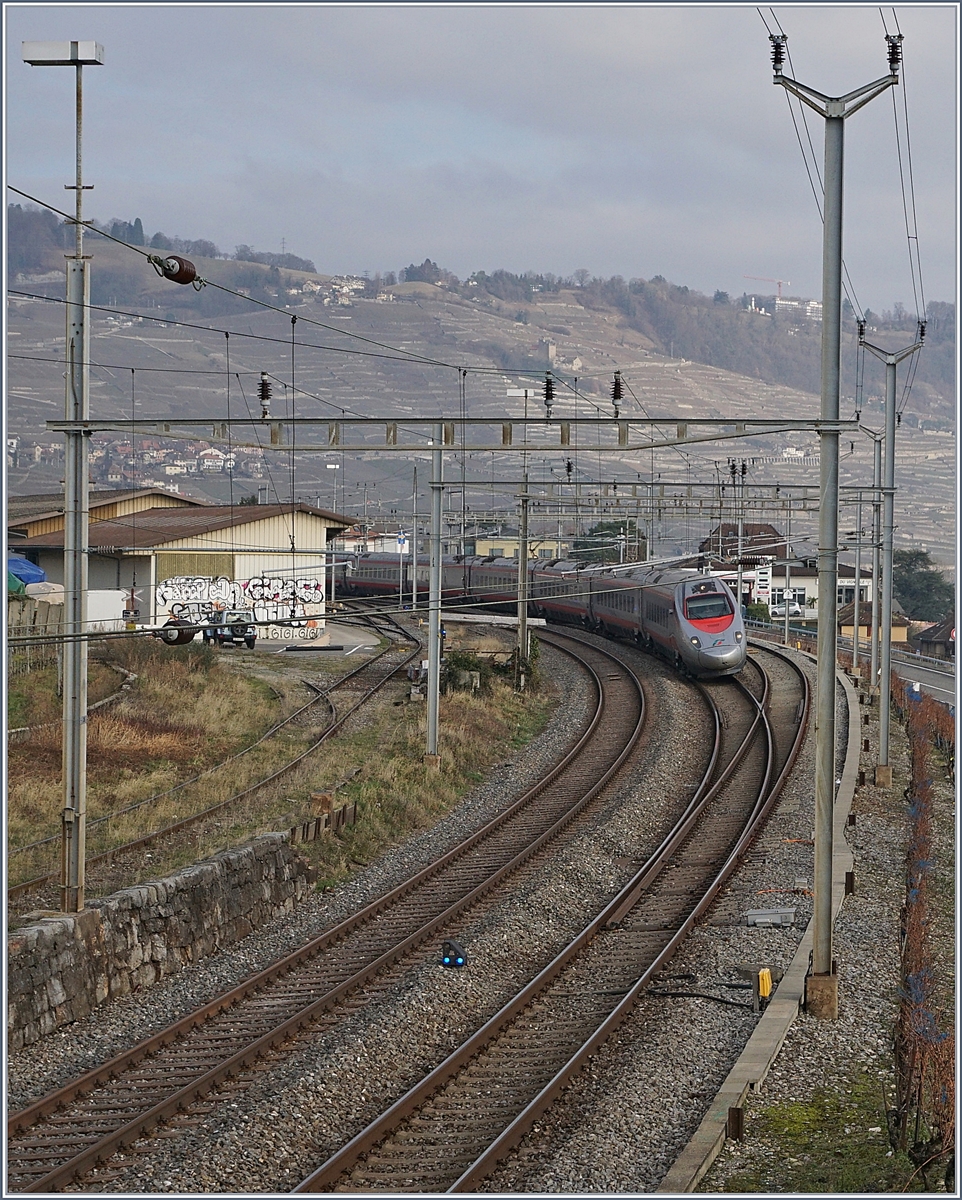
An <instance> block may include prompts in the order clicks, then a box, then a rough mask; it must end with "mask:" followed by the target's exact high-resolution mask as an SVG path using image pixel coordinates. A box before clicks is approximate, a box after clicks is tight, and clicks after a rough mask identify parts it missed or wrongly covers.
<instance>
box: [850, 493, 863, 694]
mask: <svg viewBox="0 0 962 1200" xmlns="http://www.w3.org/2000/svg"><path fill="white" fill-rule="evenodd" d="M855 512H856V520H855V611H854V613H853V616H854V618H855V625H854V629H853V632H852V671H853V673H855V674H857V673H858V621H859V615H860V607H861V591H862V497H861V494H859V498H858V503H857V504H856V507H855Z"/></svg>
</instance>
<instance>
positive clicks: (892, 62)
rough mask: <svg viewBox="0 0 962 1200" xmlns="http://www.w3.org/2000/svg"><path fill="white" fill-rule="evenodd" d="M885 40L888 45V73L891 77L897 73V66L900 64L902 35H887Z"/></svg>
mask: <svg viewBox="0 0 962 1200" xmlns="http://www.w3.org/2000/svg"><path fill="white" fill-rule="evenodd" d="M885 40H886V41H887V42H888V44H889V71H890V72H891V73H892V74H893V75H897V74H898V73H899V65H900V64H901V62H902V35H901V34H900V33H887V34H886V35H885Z"/></svg>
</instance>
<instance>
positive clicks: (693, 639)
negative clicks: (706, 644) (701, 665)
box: [691, 637, 701, 647]
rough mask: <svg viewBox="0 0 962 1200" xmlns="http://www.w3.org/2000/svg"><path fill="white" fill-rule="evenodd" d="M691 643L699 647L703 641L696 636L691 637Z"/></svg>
mask: <svg viewBox="0 0 962 1200" xmlns="http://www.w3.org/2000/svg"><path fill="white" fill-rule="evenodd" d="M691 644H692V645H693V646H699V647H700V646H701V642H700V641H699V640H698V638H696V637H693V638H692V639H691Z"/></svg>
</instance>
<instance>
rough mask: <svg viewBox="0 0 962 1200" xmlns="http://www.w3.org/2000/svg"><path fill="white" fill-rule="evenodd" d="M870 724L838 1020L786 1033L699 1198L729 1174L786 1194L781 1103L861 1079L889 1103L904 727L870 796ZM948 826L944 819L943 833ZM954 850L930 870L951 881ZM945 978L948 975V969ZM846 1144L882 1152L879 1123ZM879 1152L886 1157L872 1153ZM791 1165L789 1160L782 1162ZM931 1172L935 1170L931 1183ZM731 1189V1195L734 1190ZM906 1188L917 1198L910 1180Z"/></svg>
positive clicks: (858, 798)
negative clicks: (885, 777)
mask: <svg viewBox="0 0 962 1200" xmlns="http://www.w3.org/2000/svg"><path fill="white" fill-rule="evenodd" d="M871 711H872V717H873V720H872V724H871V725H870V726H869V727H868V728H867V729H864V730H861V731H860V732H862V733H864V735H865V736H867V737H868V738H869V743H870V750H869V752H868V753H864V752H863V754H862V766H863V767H864V768H865V773H866V778H867V781H868V782H867V784H866V786H865V787H862V788H859V789H858V790H857V791H856V795H855V800H854V802H853V805H852V812H853V813H854V814H855V815H856V825H855V827H854V828H850V829H848V830H847V831H846V836H847V838H848V841H849V844H850V845H851V847H852V849H853V851H854V854H855V878H856V892H855V895H854V896H848V897H846V898H845V901H844V903H843V905H842V909H841V912H840V914H839V917H838V920H837V921H836V924H835V939H834V949H835V953H836V957H837V961H838V970H839V1018H838V1020H837V1021H834V1022H831V1021H821V1020H817V1019H815V1018H813V1017H809V1016H807V1015H806V1014H804V1013H803V1014H801V1015H800V1016H799V1018H798V1019H797V1020H796V1021H795V1023H794V1024H793V1025H792V1027H791V1029H790V1030H789V1032H788V1036H787V1038H786V1040H785V1043H784V1045H783V1047H782V1050H781V1052H780V1054H779V1056H778V1058H777V1060H776V1062H775V1064H774V1066H773V1068H772V1070H771V1072H770V1073H769V1075H768V1077H767V1079H766V1080H765V1083H764V1085H763V1087H762V1090H761V1091H760V1093H759V1094H757V1095H750V1096H749V1097H748V1098H747V1099H746V1103H745V1139H744V1141H742V1142H740V1143H739V1142H733V1141H728V1142H726V1143H725V1147H724V1149H723V1151H722V1153H721V1154H720V1155H719V1157H718V1159H716V1161H715V1163H714V1165H713V1167H712V1168H711V1170H710V1171H709V1172H708V1174H707V1175H706V1176H705V1178H704V1179H703V1180H702V1183H701V1184H700V1186H699V1188H698V1190H699V1191H703V1192H719V1191H725V1190H727V1188H728V1186H729V1184H728V1181H729V1180H730V1179H731V1177H732V1176H733V1175H734V1174H735V1173H736V1172H739V1173H741V1172H745V1171H750V1172H752V1173H753V1174H757V1177H758V1178H759V1180H760V1181H761V1185H760V1190H763V1191H764V1190H771V1191H784V1190H785V1184H784V1174H783V1171H782V1163H783V1162H784V1157H783V1156H784V1153H785V1151H784V1147H782V1146H781V1145H780V1143H779V1140H778V1138H777V1136H775V1135H774V1134H772V1133H770V1132H767V1131H766V1130H765V1127H764V1126H763V1123H762V1121H761V1119H760V1118H761V1113H762V1111H763V1110H764V1109H766V1108H768V1107H769V1106H771V1105H773V1104H778V1103H780V1102H784V1101H809V1100H811V1099H813V1097H814V1096H815V1095H816V1093H819V1092H824V1093H827V1094H829V1095H832V1094H834V1095H840V1096H841V1095H844V1094H845V1092H846V1091H847V1089H848V1087H849V1085H850V1082H851V1081H852V1080H853V1079H854V1078H857V1077H859V1076H861V1077H863V1078H865V1079H866V1080H867V1081H868V1082H870V1084H871V1088H872V1091H873V1092H877V1094H878V1095H879V1096H881V1094H882V1092H883V1090H884V1091H887V1092H888V1094H889V1095H891V1084H892V1078H893V1076H892V1033H893V1028H894V1023H895V1017H896V1010H897V1003H898V1000H897V991H898V981H899V923H900V909H901V903H902V898H903V884H902V881H903V879H904V877H905V844H906V842H905V837H906V824H905V806H904V802H903V799H902V789H903V787H904V786H905V781H906V780H907V778H908V773H909V760H908V743H907V739H906V737H905V731H904V729H903V727H902V726H901V725H900V724H898V722H896V721H894V720H893V721H892V723H891V727H890V732H891V738H890V754H889V762H890V763H891V765H892V766H893V768H894V776H895V786H894V787H893V788H891V789H889V790H885V789H881V788H876V787H875V786H874V785H873V783H872V779H873V764H874V762H876V761H877V756H878V725H877V716H878V710H877V708H873V709H872V710H871ZM937 790H938V791H939V792H940V794H941V799H940V803H941V804H942V806H943V811H944V812H945V813H947V814H948V813H951V812H952V811H954V801H953V796H952V788H951V786H950V785H949V784H948V783H945V782H942V783H940V784H939V785H937ZM950 827H951V819H950V820H949V823H948V824H947V825H946V828H950ZM951 856H952V848H951V845H949V846H948V847H947V848H946V850H945V857H944V858H943V859H942V860H941V862H940V863H939V864H938V865H939V866H941V868H942V870H943V871H947V872H948V877H949V878H951V877H952V862H951ZM949 970H950V971H951V970H954V963H953V964H950V966H949ZM839 1135H840V1136H844V1137H845V1139H846V1141H847V1142H849V1143H851V1142H853V1141H855V1140H856V1139H858V1140H860V1141H861V1142H862V1144H864V1145H869V1144H874V1145H875V1146H876V1147H879V1146H881V1147H884V1146H885V1145H886V1144H887V1140H888V1139H887V1134H886V1132H885V1130H884V1121H881V1120H880V1121H879V1122H870V1123H868V1124H867V1125H866V1126H865V1127H864V1128H853V1127H849V1128H845V1129H844V1130H839ZM876 1153H880V1154H884V1153H886V1151H885V1150H882V1149H877V1150H876ZM790 1161H794V1160H790ZM938 1175H939V1172H935V1176H936V1178H934V1179H933V1180H932V1182H933V1184H934V1183H936V1182H937V1176H938ZM736 1190H737V1189H736ZM908 1190H910V1191H914V1190H923V1186H922V1181H921V1179H916V1181H915V1183H914V1185H913V1186H912V1187H910V1188H909V1189H908Z"/></svg>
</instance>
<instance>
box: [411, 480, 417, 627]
mask: <svg viewBox="0 0 962 1200" xmlns="http://www.w3.org/2000/svg"><path fill="white" fill-rule="evenodd" d="M412 508H413V510H414V516H413V518H412V520H413V522H414V534H413V536H414V558H413V560H412V561H413V563H414V569H413V570H412V572H411V612H417V610H418V469H417V466H416V465H415V467H414V502H413V505H412Z"/></svg>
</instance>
